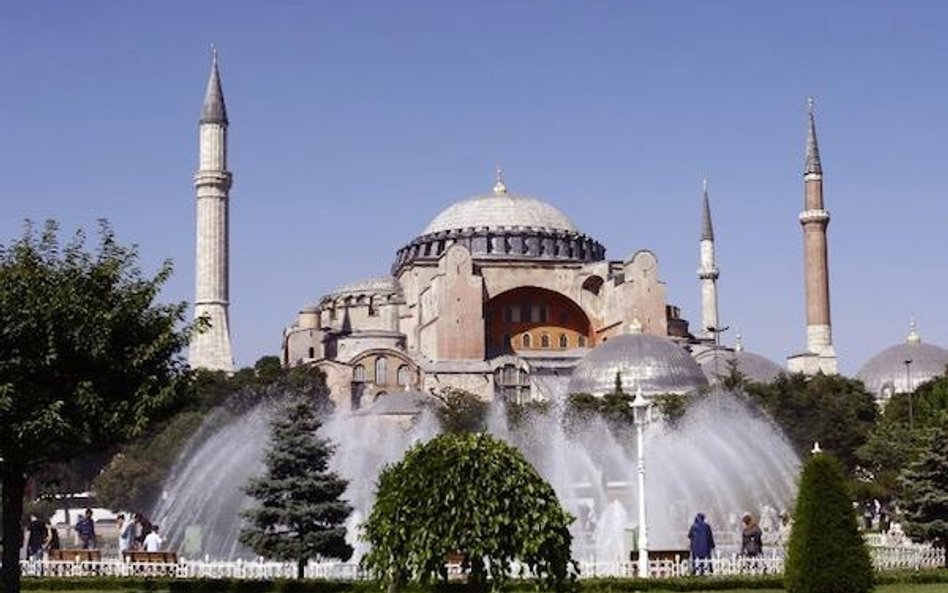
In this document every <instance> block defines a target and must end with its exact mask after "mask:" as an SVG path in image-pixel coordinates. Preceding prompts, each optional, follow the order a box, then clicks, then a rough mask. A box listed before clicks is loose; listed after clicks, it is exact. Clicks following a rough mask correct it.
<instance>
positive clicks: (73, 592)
mask: <svg viewBox="0 0 948 593" xmlns="http://www.w3.org/2000/svg"><path fill="white" fill-rule="evenodd" d="M26 593H67V592H66V591H62V590H59V591H51V590H48V589H31V590H29V591H28V592H26ZM68 593H138V591H137V590H136V589H124V590H123V589H110V590H108V591H100V590H96V589H70V590H69V591H68ZM148 593H167V591H166V590H160V589H159V590H155V591H149V592H148ZM650 593H661V591H660V590H659V589H654V590H652V591H651V592H650ZM690 593H786V590H785V589H727V590H725V591H713V592H712V591H692V592H690ZM874 593H948V583H932V584H928V585H908V584H905V585H879V586H877V587H876V588H875V590H874Z"/></svg>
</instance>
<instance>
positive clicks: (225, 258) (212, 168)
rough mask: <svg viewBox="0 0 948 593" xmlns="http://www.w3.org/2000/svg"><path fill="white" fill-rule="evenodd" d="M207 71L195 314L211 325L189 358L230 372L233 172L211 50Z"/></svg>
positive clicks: (221, 94) (197, 186)
mask: <svg viewBox="0 0 948 593" xmlns="http://www.w3.org/2000/svg"><path fill="white" fill-rule="evenodd" d="M211 52H212V59H211V73H210V76H209V78H208V81H207V91H206V92H205V93H204V103H203V105H202V107H201V119H200V123H199V125H198V130H199V131H198V137H199V151H198V152H199V157H198V163H199V164H198V171H197V173H195V174H194V187H195V189H196V190H197V249H196V262H195V295H194V316H195V318H204V319H206V320H207V322H208V325H209V327H207V328H206V329H205V330H204V331H203V332H200V333H198V334H196V335H195V336H193V338H192V340H191V347H190V351H189V353H188V359H189V362H190V364H191V367H192V368H205V369H211V370H217V371H226V372H233V370H234V358H233V355H232V354H231V345H230V321H229V313H228V309H229V307H230V300H229V299H230V294H229V286H230V272H229V265H230V263H229V257H230V255H229V249H230V238H229V215H228V209H229V201H230V186H231V181H232V176H231V174H230V172H229V171H228V170H227V123H228V122H227V110H226V109H225V108H224V91H223V89H222V87H221V78H220V72H219V70H218V61H217V49H216V48H212V50H211Z"/></svg>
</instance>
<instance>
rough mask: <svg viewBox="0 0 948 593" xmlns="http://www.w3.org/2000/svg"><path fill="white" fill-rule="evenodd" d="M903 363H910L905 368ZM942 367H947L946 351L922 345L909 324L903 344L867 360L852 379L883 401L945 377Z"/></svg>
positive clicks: (913, 326) (947, 353)
mask: <svg viewBox="0 0 948 593" xmlns="http://www.w3.org/2000/svg"><path fill="white" fill-rule="evenodd" d="M907 360H911V361H912V362H911V363H910V364H908V365H906V364H905V361H907ZM945 365H948V350H945V349H944V348H940V347H938V346H935V345H932V344H923V343H922V340H921V338H920V337H919V335H918V332H917V331H916V329H915V324H914V322H913V323H912V330H911V332H910V333H909V335H908V338H906V340H905V342H903V343H901V344H896V345H895V346H890V347H889V348H886V349H885V350H883V351H882V352H880V353H878V354H876V355H875V356H873V357H872V358H870V359H869V361H868V362H866V364H864V365H863V366H862V368H861V369H859V372H858V373H856V378H857V379H859V380H860V381H862V382H863V383H864V384H865V385H866V388H867V389H868V390H869V391H871V392H872V393H874V394H876V396H878V397H880V398H887V397H889V396H891V395H892V394H893V393H907V392H909V391H914V390H915V388H917V387H918V386H919V385H921V384H922V383H924V382H926V381H928V380H930V379H934V378H935V377H939V376H941V375H943V374H945ZM906 366H908V368H906ZM909 381H911V385H909Z"/></svg>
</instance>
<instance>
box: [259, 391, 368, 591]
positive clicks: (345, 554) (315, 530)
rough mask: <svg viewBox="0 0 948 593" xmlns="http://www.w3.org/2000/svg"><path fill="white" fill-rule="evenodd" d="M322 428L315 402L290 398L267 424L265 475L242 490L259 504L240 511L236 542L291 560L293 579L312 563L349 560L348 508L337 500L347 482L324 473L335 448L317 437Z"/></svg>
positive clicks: (262, 554)
mask: <svg viewBox="0 0 948 593" xmlns="http://www.w3.org/2000/svg"><path fill="white" fill-rule="evenodd" d="M320 426H321V422H320V419H319V409H318V407H317V406H316V405H315V404H314V402H313V400H312V399H311V398H310V397H307V396H299V395H297V396H291V397H290V400H289V402H288V403H287V404H286V405H285V406H284V407H283V408H282V409H281V410H280V411H279V413H278V414H277V416H276V417H275V418H274V420H273V422H272V424H271V430H272V440H271V445H270V449H269V451H268V452H267V454H266V457H265V463H266V466H267V471H266V474H265V475H263V476H261V477H259V478H254V479H252V480H251V481H250V482H249V483H248V484H247V487H246V488H245V491H246V492H247V494H248V495H250V496H251V497H253V498H255V499H256V500H257V502H258V506H257V507H255V508H252V509H251V510H249V511H247V512H245V513H244V516H245V517H246V518H247V519H248V520H249V525H247V526H246V527H244V528H243V529H242V530H241V533H240V541H241V542H242V543H243V544H245V545H247V546H248V547H250V548H251V549H252V550H254V551H255V552H256V553H257V554H260V555H261V556H264V557H267V558H274V559H277V560H295V561H296V566H297V569H296V576H297V578H303V569H304V568H305V566H306V562H307V561H308V560H310V559H314V558H339V559H341V560H348V559H349V558H350V557H351V556H352V547H351V546H350V545H349V544H347V543H346V527H345V521H346V519H347V518H348V517H349V514H350V513H351V512H352V507H350V506H349V505H348V504H347V503H346V502H344V501H342V500H340V499H339V497H340V496H341V495H342V493H343V492H345V490H346V486H347V484H348V483H347V482H346V481H345V480H343V479H342V478H340V477H339V476H337V475H336V474H335V473H334V472H331V471H329V469H328V468H329V458H330V456H331V455H332V452H333V447H332V446H331V445H330V443H329V441H327V440H326V439H322V438H320V437H318V436H316V431H317V430H319V427H320Z"/></svg>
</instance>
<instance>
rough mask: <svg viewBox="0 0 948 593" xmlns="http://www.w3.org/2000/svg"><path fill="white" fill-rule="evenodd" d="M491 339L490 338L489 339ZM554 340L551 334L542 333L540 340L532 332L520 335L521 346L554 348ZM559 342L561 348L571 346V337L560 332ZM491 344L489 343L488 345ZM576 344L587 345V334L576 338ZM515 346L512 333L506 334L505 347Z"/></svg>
mask: <svg viewBox="0 0 948 593" xmlns="http://www.w3.org/2000/svg"><path fill="white" fill-rule="evenodd" d="M488 341H489V340H488ZM551 344H552V341H551V338H550V334H547V333H543V334H540V340H539V342H538V341H536V340H534V339H533V336H532V335H531V334H523V335H521V336H520V344H519V347H520V348H552V346H551ZM558 344H559V347H560V348H569V347H570V339H569V336H568V335H567V334H560V337H559V339H558ZM490 345H491V344H489V343H488V346H490ZM576 345H577V346H579V347H580V348H585V347H586V336H583V335H580V336H579V337H578V338H577V340H576ZM512 346H513V338H512V337H511V335H510V334H504V348H511V347H512Z"/></svg>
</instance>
